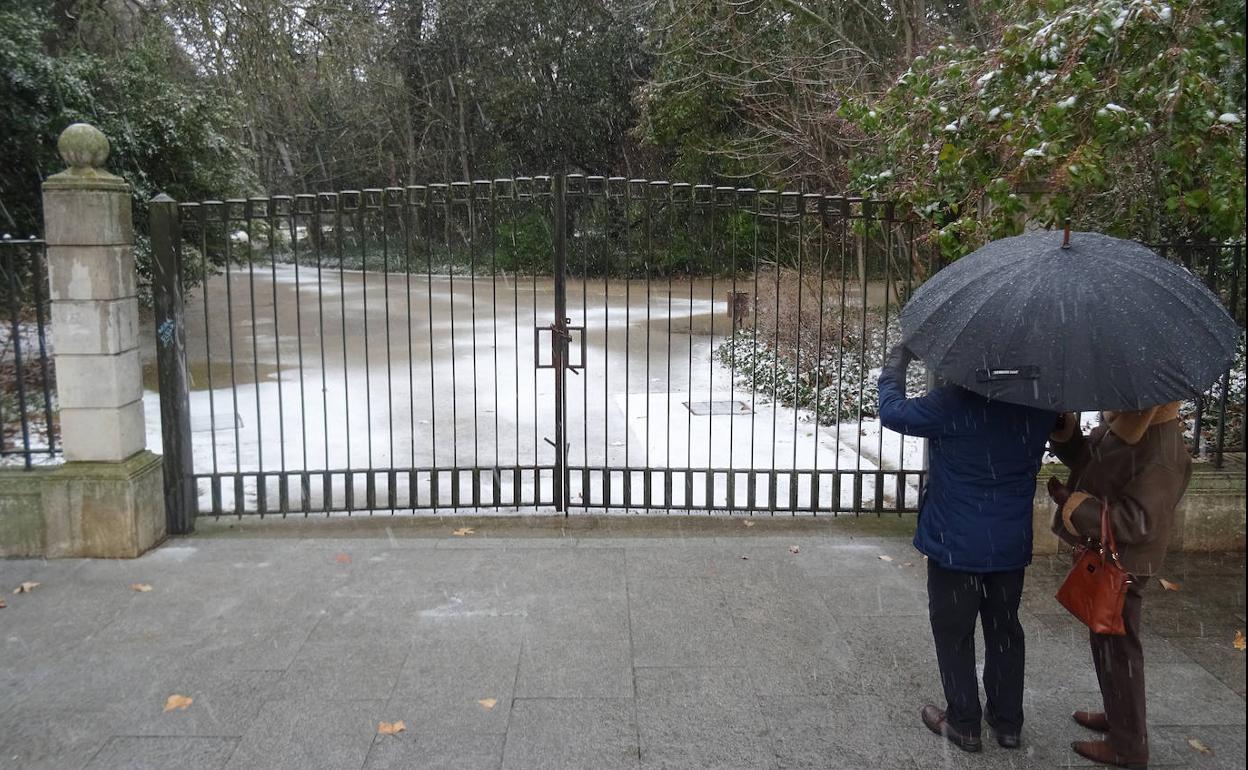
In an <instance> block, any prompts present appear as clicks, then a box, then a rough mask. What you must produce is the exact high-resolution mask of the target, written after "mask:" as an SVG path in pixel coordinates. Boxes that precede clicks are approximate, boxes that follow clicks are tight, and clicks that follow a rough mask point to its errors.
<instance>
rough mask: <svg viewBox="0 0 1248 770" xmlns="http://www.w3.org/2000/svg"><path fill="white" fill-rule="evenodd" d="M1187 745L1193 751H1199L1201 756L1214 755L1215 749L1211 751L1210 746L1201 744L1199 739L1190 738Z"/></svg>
mask: <svg viewBox="0 0 1248 770" xmlns="http://www.w3.org/2000/svg"><path fill="white" fill-rule="evenodd" d="M1187 745H1188V746H1191V747H1192V748H1193V749H1196V750H1197V751H1199V752H1200V753H1201V754H1212V753H1213V749H1211V748H1209V747H1208V746H1206V745H1205V744H1203V743H1201V742H1200V740H1199V739H1197V738H1188V739H1187Z"/></svg>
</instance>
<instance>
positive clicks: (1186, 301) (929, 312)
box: [901, 232, 1240, 411]
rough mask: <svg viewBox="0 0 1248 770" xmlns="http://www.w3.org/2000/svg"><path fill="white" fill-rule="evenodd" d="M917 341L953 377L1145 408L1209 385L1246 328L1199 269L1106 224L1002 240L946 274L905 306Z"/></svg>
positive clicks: (1067, 403)
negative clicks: (1107, 231)
mask: <svg viewBox="0 0 1248 770" xmlns="http://www.w3.org/2000/svg"><path fill="white" fill-rule="evenodd" d="M901 329H902V334H903V338H904V341H905V344H906V345H907V347H909V348H910V349H911V350H912V351H913V352H914V353H915V355H917V356H918V357H919V358H921V359H922V360H923V361H924V362H925V363H926V364H927V365H928V367H929V368H930V369H932V370H933V371H935V372H936V374H938V375H939V376H941V377H943V378H944V379H946V380H948V381H950V382H954V383H957V384H959V385H961V386H963V387H965V388H969V389H970V390H973V391H976V392H978V393H981V394H983V395H985V396H988V397H990V398H994V399H1000V400H1002V401H1009V402H1012V403H1016V404H1027V405H1031V406H1038V407H1042V408H1045V409H1052V410H1055V411H1081V410H1092V409H1144V408H1147V407H1151V406H1156V405H1158V404H1163V403H1167V402H1170V401H1177V400H1181V399H1186V398H1193V397H1195V396H1197V395H1198V394H1200V393H1203V392H1204V391H1205V389H1206V388H1208V387H1209V386H1210V385H1211V384H1212V383H1213V381H1214V380H1215V379H1216V378H1217V377H1218V376H1219V375H1221V374H1222V372H1223V371H1225V370H1226V368H1227V367H1228V366H1230V364H1231V362H1232V361H1233V360H1234V358H1235V346H1236V343H1237V341H1238V339H1239V334H1240V332H1239V327H1238V326H1237V325H1236V323H1235V321H1234V319H1232V318H1231V316H1230V315H1229V314H1228V313H1227V312H1226V309H1225V308H1223V307H1222V304H1221V302H1219V301H1218V298H1217V297H1216V296H1214V294H1213V293H1212V292H1211V291H1209V289H1208V288H1206V287H1205V285H1204V284H1203V283H1201V282H1200V280H1198V279H1197V278H1196V277H1194V276H1193V275H1192V274H1191V273H1189V272H1188V271H1186V270H1184V269H1183V268H1182V267H1180V266H1178V265H1176V264H1174V263H1172V262H1169V261H1167V260H1165V259H1162V258H1161V257H1159V256H1157V255H1156V254H1155V253H1153V252H1152V251H1151V250H1150V249H1149V248H1147V247H1146V246H1142V245H1140V244H1138V243H1136V242H1134V241H1124V240H1121V239H1118V238H1111V237H1109V236H1106V235H1101V234H1099V233H1073V234H1071V235H1070V236H1069V247H1068V248H1063V234H1062V233H1060V232H1039V233H1028V234H1027V235H1020V236H1017V237H1014V238H1005V239H1003V240H999V241H994V242H992V243H990V244H988V245H987V246H984V247H983V248H982V249H979V250H978V251H976V252H975V253H973V254H970V255H968V256H966V257H963V258H962V259H959V260H958V261H957V262H955V263H954V264H952V265H950V266H949V267H946V268H945V269H943V270H941V271H940V272H938V273H937V274H936V275H934V276H933V277H932V278H931V279H930V280H929V281H927V282H926V283H924V284H923V285H922V286H921V287H919V289H918V290H917V291H916V292H915V294H914V297H913V298H912V299H911V300H910V302H909V303H908V304H907V305H906V307H905V309H903V310H902V312H901Z"/></svg>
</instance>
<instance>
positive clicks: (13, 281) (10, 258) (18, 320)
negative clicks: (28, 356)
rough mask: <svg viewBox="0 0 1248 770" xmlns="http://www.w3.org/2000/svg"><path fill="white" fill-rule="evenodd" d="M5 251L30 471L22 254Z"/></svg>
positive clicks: (25, 456) (19, 404) (19, 409)
mask: <svg viewBox="0 0 1248 770" xmlns="http://www.w3.org/2000/svg"><path fill="white" fill-rule="evenodd" d="M5 251H6V252H9V251H12V254H11V255H10V254H7V253H6V255H5V256H6V260H5V262H6V264H5V265H4V272H5V273H7V276H8V284H9V324H10V326H11V327H12V332H11V333H12V335H13V336H12V337H11V339H12V340H13V366H14V370H15V371H14V374H15V376H16V378H17V412H18V418H19V420H20V422H21V425H22V457H23V462H24V464H25V466H26V470H30V469H31V467H32V466H33V464H34V463H33V460H32V459H31V452H30V415H28V414H27V413H26V371H25V366H24V365H23V363H22V347H23V346H22V313H21V308H20V307H19V306H18V295H19V293H20V292H21V282H20V280H19V279H18V275H17V273H18V271H19V270H20V269H21V262H22V254H21V251H20V250H16V249H13V250H10V249H5Z"/></svg>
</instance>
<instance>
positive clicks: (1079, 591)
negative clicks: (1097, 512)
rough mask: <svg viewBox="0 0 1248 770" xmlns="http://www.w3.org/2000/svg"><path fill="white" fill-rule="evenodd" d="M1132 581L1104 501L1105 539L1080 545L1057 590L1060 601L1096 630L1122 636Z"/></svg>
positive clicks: (1102, 519)
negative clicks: (1123, 614) (1123, 564)
mask: <svg viewBox="0 0 1248 770" xmlns="http://www.w3.org/2000/svg"><path fill="white" fill-rule="evenodd" d="M1131 582H1132V580H1131V575H1130V574H1128V573H1127V571H1126V570H1124V569H1123V568H1122V564H1121V562H1119V560H1118V544H1117V543H1115V542H1114V531H1113V528H1112V527H1110V526H1109V506H1108V505H1106V504H1105V503H1104V502H1102V503H1101V542H1100V544H1099V545H1098V544H1096V543H1092V542H1088V543H1087V544H1085V545H1081V546H1078V547H1077V548H1076V558H1075V566H1073V567H1071V569H1070V573H1069V574H1068V575H1066V580H1065V581H1063V582H1062V587H1061V588H1059V589H1057V601H1058V602H1059V603H1060V604H1061V605H1062V606H1063V607H1065V608H1066V609H1068V610H1070V614H1072V615H1074V616H1075V617H1077V618H1079V620H1081V621H1082V622H1083V624H1084V625H1086V626H1087V627H1088V628H1090V629H1092V632H1093V633H1095V634H1107V635H1110V636H1121V635H1123V634H1125V633H1126V632H1127V631H1126V628H1125V627H1124V625H1123V620H1122V605H1123V602H1124V601H1126V598H1127V586H1128V585H1130V584H1131Z"/></svg>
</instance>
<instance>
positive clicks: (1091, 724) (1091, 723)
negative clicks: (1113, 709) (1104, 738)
mask: <svg viewBox="0 0 1248 770" xmlns="http://www.w3.org/2000/svg"><path fill="white" fill-rule="evenodd" d="M1071 716H1072V717H1074V719H1075V721H1076V722H1078V723H1079V724H1080V725H1082V726H1083V727H1086V728H1088V729H1089V730H1096V731H1097V732H1099V733H1107V732H1109V718H1108V717H1106V716H1105V712H1103V711H1076V712H1075V713H1073V714H1071Z"/></svg>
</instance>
